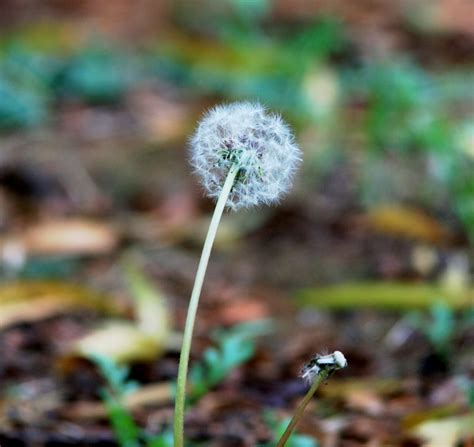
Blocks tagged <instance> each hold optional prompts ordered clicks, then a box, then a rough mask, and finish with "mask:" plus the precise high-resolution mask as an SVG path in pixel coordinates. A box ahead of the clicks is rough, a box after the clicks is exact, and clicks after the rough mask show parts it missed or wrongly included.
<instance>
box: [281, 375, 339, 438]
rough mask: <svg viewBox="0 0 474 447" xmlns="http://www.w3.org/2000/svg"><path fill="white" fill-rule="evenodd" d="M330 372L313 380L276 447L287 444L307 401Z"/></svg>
mask: <svg viewBox="0 0 474 447" xmlns="http://www.w3.org/2000/svg"><path fill="white" fill-rule="evenodd" d="M329 373H330V370H329V369H326V370H322V371H321V372H320V373H319V375H318V376H317V377H316V378H315V379H314V382H313V384H312V385H311V388H310V389H309V390H308V392H307V393H306V396H305V397H304V398H303V400H302V401H301V402H300V404H299V405H298V408H297V409H296V411H295V414H294V415H293V418H292V419H291V421H290V423H289V424H288V426H287V427H286V430H285V432H284V433H283V435H282V436H281V438H280V440H279V441H278V444H277V447H284V446H285V444H286V443H287V441H288V439H289V438H290V436H291V433H292V431H293V430H294V428H295V427H296V424H297V423H298V422H299V420H300V419H301V416H302V415H303V413H304V410H305V408H306V406H307V405H308V403H309V401H310V400H311V398H312V397H313V395H314V393H315V392H316V390H317V389H318V387H319V385H321V383H323V382H324V381H325V380H326V379H327V378H328V376H329Z"/></svg>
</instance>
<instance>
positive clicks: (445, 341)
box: [408, 301, 456, 358]
mask: <svg viewBox="0 0 474 447" xmlns="http://www.w3.org/2000/svg"><path fill="white" fill-rule="evenodd" d="M408 321H409V322H410V324H412V325H413V326H414V327H416V328H417V329H419V330H420V331H421V332H422V333H423V334H424V335H425V336H426V338H427V339H428V341H429V342H430V344H431V346H432V347H433V350H434V351H435V352H436V353H437V354H439V355H441V356H443V357H445V358H446V357H447V356H448V355H449V353H450V352H451V343H452V339H453V336H454V334H455V330H456V319H455V314H454V311H453V309H452V308H451V307H449V306H448V304H446V302H444V301H437V302H436V303H434V304H433V305H432V306H431V308H430V312H429V317H428V318H426V316H424V315H423V314H421V313H419V312H414V313H412V314H411V315H409V316H408Z"/></svg>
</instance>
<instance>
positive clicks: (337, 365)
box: [300, 351, 347, 385]
mask: <svg viewBox="0 0 474 447" xmlns="http://www.w3.org/2000/svg"><path fill="white" fill-rule="evenodd" d="M346 366H347V360H346V358H345V357H344V354H343V353H342V352H341V351H334V352H333V353H332V354H328V355H321V354H316V355H315V356H314V357H313V358H312V359H311V360H310V361H309V362H308V363H307V364H306V365H305V366H303V368H302V369H301V372H300V376H301V378H302V379H303V380H304V381H305V382H306V383H308V385H312V384H313V382H314V380H315V378H316V377H317V376H319V375H320V374H321V372H322V371H324V370H329V371H330V373H329V375H330V374H332V373H333V372H334V371H336V370H338V369H342V368H345V367H346Z"/></svg>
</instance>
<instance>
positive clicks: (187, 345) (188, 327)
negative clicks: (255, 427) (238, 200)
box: [174, 164, 240, 447]
mask: <svg viewBox="0 0 474 447" xmlns="http://www.w3.org/2000/svg"><path fill="white" fill-rule="evenodd" d="M239 169H240V165H239V164H234V165H232V167H231V168H230V170H229V173H228V174H227V178H226V180H225V183H224V186H223V187H222V190H221V192H220V195H219V199H218V200H217V203H216V207H215V209H214V214H213V216H212V220H211V223H210V225H209V230H208V231H207V236H206V240H205V242H204V247H203V249H202V254H201V259H200V261H199V266H198V269H197V272H196V279H195V280H194V287H193V291H192V293H191V299H190V301H189V306H188V315H187V317H186V324H185V327H184V334H183V344H182V347H181V355H180V358H179V368H178V379H177V382H176V402H175V410H174V446H175V447H183V445H184V444H183V442H184V405H185V400H186V380H187V375H188V364H189V354H190V352H191V341H192V337H193V329H194V321H195V319H196V312H197V308H198V304H199V297H200V296H201V289H202V284H203V282H204V276H205V274H206V269H207V264H208V262H209V256H210V254H211V250H212V246H213V244H214V239H215V238H216V233H217V228H218V227H219V222H220V220H221V217H222V213H223V212H224V208H225V205H226V203H227V199H228V197H229V194H230V192H231V190H232V186H233V185H234V182H235V178H236V176H237V174H238V172H239Z"/></svg>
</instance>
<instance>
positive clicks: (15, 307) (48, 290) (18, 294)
mask: <svg viewBox="0 0 474 447" xmlns="http://www.w3.org/2000/svg"><path fill="white" fill-rule="evenodd" d="M81 309H92V310H96V311H99V312H105V313H109V314H114V315H116V314H119V313H120V312H121V311H123V309H122V308H121V307H120V306H118V305H117V304H116V303H115V302H113V301H112V300H111V299H110V298H108V297H106V296H104V295H102V294H100V293H98V292H96V291H94V290H91V289H89V288H87V287H82V286H79V285H76V284H72V283H67V282H59V281H58V282H56V281H24V282H15V283H10V284H5V285H2V286H0V329H1V328H4V327H7V326H9V325H12V324H16V323H21V322H32V321H38V320H41V319H44V318H48V317H51V316H54V315H58V314H61V313H64V312H71V311H74V310H81Z"/></svg>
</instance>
